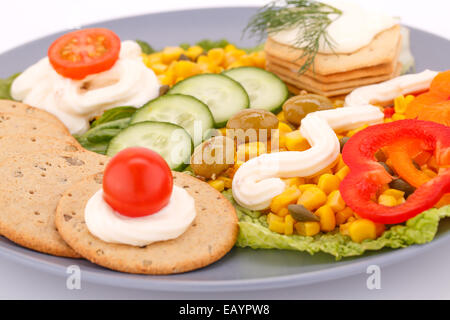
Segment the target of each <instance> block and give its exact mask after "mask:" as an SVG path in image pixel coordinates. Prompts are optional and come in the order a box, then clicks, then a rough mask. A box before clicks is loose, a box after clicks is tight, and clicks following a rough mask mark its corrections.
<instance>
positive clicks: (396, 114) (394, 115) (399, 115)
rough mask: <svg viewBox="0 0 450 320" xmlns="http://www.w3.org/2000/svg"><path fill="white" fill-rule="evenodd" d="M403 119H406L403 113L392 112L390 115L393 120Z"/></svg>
mask: <svg viewBox="0 0 450 320" xmlns="http://www.w3.org/2000/svg"><path fill="white" fill-rule="evenodd" d="M405 119H406V116H405V115H404V114H400V113H394V114H393V115H392V120H394V121H398V120H405Z"/></svg>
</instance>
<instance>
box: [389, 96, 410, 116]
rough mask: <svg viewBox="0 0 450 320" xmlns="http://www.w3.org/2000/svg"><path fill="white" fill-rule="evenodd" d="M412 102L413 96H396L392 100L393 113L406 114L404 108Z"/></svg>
mask: <svg viewBox="0 0 450 320" xmlns="http://www.w3.org/2000/svg"><path fill="white" fill-rule="evenodd" d="M412 100H414V96H412V95H408V96H406V97H405V96H403V95H401V96H398V97H397V98H395V99H394V110H395V113H399V114H404V113H405V112H406V108H407V107H408V104H409V103H410V102H411V101H412Z"/></svg>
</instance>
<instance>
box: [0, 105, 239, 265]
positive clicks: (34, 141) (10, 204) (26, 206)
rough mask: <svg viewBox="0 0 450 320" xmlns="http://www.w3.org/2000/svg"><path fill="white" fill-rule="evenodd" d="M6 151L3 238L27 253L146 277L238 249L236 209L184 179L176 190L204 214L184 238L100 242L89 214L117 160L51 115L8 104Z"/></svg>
mask: <svg viewBox="0 0 450 320" xmlns="http://www.w3.org/2000/svg"><path fill="white" fill-rule="evenodd" d="M0 147H1V149H2V153H1V154H0V176H1V177H2V179H0V204H1V206H2V210H0V234H1V235H3V236H4V237H6V238H8V239H10V240H11V241H13V242H15V243H17V244H19V245H21V246H24V247H26V248H29V249H32V250H36V251H39V252H43V253H47V254H51V255H56V256H63V257H72V258H79V257H84V258H86V259H88V260H90V261H92V262H94V263H97V264H99V265H102V266H104V267H107V268H110V269H114V270H118V271H123V272H131V273H145V274H171V273H180V272H185V271H190V270H194V269H197V268H201V267H204V266H206V265H209V264H211V263H213V262H215V261H217V260H218V259H220V258H222V257H223V256H224V255H225V254H226V253H227V252H228V251H229V250H231V248H232V247H233V246H234V243H235V241H236V238H237V234H238V221H237V216H236V212H235V209H234V208H233V206H232V205H231V203H230V202H229V201H228V200H226V199H225V198H224V197H223V196H222V195H221V194H220V193H219V192H218V191H217V190H215V189H214V188H212V187H211V186H209V185H208V184H207V183H204V182H202V181H200V180H198V179H195V178H193V177H190V176H188V175H185V174H182V173H178V172H174V183H175V184H176V185H178V186H180V187H183V188H184V189H186V190H187V192H188V193H189V194H190V195H191V196H192V197H193V198H194V200H195V204H196V211H197V216H196V218H195V220H194V222H193V223H192V225H191V226H190V227H189V229H188V230H187V231H186V232H185V233H183V234H182V235H181V236H180V237H178V238H176V239H173V240H169V241H161V242H157V243H153V244H150V245H148V246H146V247H145V248H140V247H134V246H129V245H120V244H111V243H106V242H104V241H102V240H100V239H98V238H97V237H95V236H94V235H92V234H91V233H90V232H89V230H88V229H87V227H86V224H85V222H84V208H85V205H86V202H87V201H88V200H89V198H90V197H91V196H92V195H93V194H94V193H95V192H96V191H97V190H99V188H101V187H102V172H103V170H104V168H105V165H106V164H107V162H108V160H109V159H108V157H105V156H103V155H100V154H96V153H93V152H90V151H87V150H85V149H83V148H82V147H81V146H80V144H79V143H78V142H77V141H76V139H75V138H73V137H72V136H71V135H70V133H69V132H68V130H67V128H66V127H65V126H64V124H62V123H61V122H60V121H59V120H58V119H57V118H56V117H54V116H53V115H51V114H49V113H47V112H45V111H43V110H40V109H37V108H33V107H30V106H27V105H25V104H22V103H18V102H13V101H6V100H0ZM55 219H56V220H55Z"/></svg>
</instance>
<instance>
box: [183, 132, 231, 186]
mask: <svg viewBox="0 0 450 320" xmlns="http://www.w3.org/2000/svg"><path fill="white" fill-rule="evenodd" d="M233 164H234V141H233V140H231V139H229V138H227V137H224V136H219V137H213V138H211V139H209V140H207V141H205V142H203V143H202V144H201V145H198V146H197V147H196V148H195V149H194V153H193V154H192V156H191V168H192V171H194V173H195V174H196V175H198V176H202V177H205V178H208V179H209V178H213V177H214V176H217V175H219V174H221V173H222V172H224V171H225V170H226V169H228V168H229V167H231V166H232V165H233Z"/></svg>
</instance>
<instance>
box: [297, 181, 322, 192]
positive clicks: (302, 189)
mask: <svg viewBox="0 0 450 320" xmlns="http://www.w3.org/2000/svg"><path fill="white" fill-rule="evenodd" d="M309 188H317V185H315V184H312V183H308V184H301V185H299V186H298V189H299V190H300V191H301V192H304V191H305V190H306V189H309Z"/></svg>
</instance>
